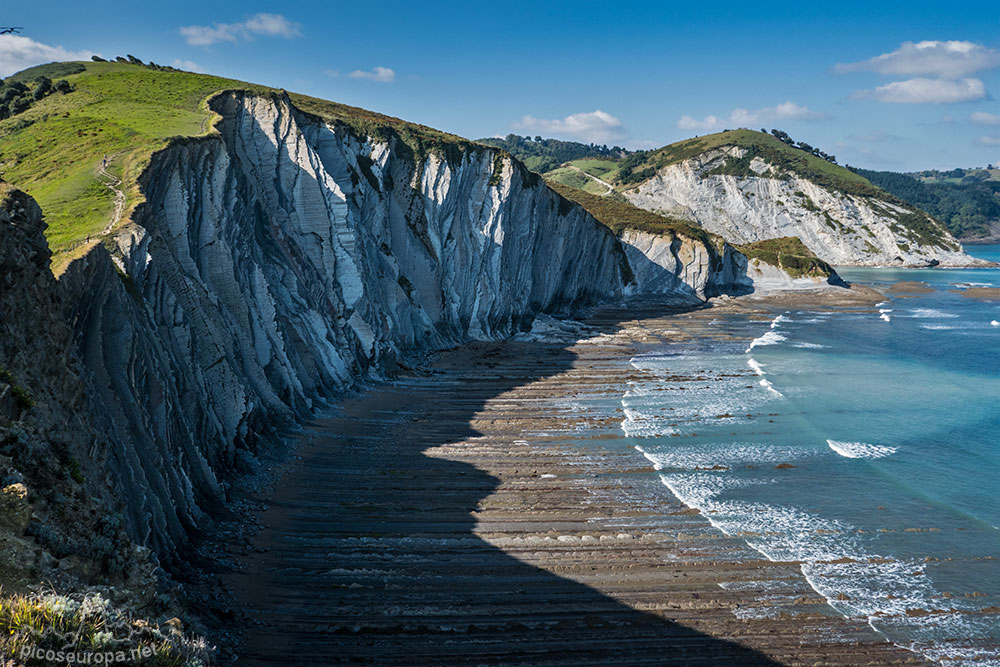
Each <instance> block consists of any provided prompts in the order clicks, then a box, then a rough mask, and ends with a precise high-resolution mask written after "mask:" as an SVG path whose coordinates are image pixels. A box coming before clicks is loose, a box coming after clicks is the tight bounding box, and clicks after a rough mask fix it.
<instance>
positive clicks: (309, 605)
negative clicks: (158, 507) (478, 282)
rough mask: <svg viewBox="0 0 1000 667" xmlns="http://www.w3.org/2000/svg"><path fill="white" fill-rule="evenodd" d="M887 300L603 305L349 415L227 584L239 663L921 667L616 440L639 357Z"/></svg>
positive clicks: (307, 459) (406, 383)
mask: <svg viewBox="0 0 1000 667" xmlns="http://www.w3.org/2000/svg"><path fill="white" fill-rule="evenodd" d="M882 298H883V297H882V296H881V295H880V294H879V293H878V292H875V291H874V290H867V289H865V288H857V289H852V290H850V291H849V292H848V291H847V290H843V291H841V290H837V291H832V290H824V291H823V292H815V293H802V292H797V293H792V294H783V295H773V296H767V297H752V296H751V297H741V298H735V299H734V298H721V299H716V300H714V301H713V303H712V304H711V306H710V307H708V308H703V309H697V310H686V311H684V310H670V311H669V312H665V311H664V308H663V306H660V305H656V304H646V305H645V306H639V307H636V306H631V307H614V308H612V307H605V308H601V309H598V310H597V311H595V312H594V313H593V314H592V315H591V316H590V317H589V318H586V320H584V321H583V327H584V328H583V330H582V331H581V330H576V331H574V330H573V329H572V328H571V327H570V326H564V327H563V330H562V333H559V332H558V331H557V332H556V333H554V334H550V335H548V336H543V337H540V338H541V339H540V340H536V338H539V337H536V336H521V337H520V338H522V340H512V341H505V342H496V343H476V344H471V345H467V346H463V347H461V348H457V349H455V350H451V351H447V352H444V353H441V354H440V355H438V357H437V359H436V360H435V361H434V363H433V364H431V365H430V367H429V368H428V369H426V370H424V371H418V372H416V373H414V374H413V375H412V376H410V377H407V378H401V379H400V380H398V381H396V382H393V383H389V384H386V385H381V386H378V387H376V388H374V389H373V391H371V392H370V393H368V394H366V395H364V396H361V397H357V398H352V399H348V400H347V401H345V402H344V403H343V404H342V405H341V406H339V408H338V414H336V415H334V416H331V417H329V418H326V419H323V420H317V421H315V422H314V423H313V424H312V425H311V426H310V427H309V428H308V429H307V430H306V431H304V432H303V433H302V434H300V435H299V436H298V437H297V438H296V440H297V441H298V442H297V447H296V451H297V455H298V459H297V460H296V461H295V462H294V463H292V464H291V465H289V466H288V470H287V472H286V473H285V474H284V476H283V477H282V479H281V481H280V482H279V483H278V485H277V486H276V487H275V489H274V491H273V492H272V493H270V494H268V495H269V498H268V499H267V500H266V503H267V505H268V506H267V509H266V510H265V511H264V512H263V515H262V526H263V527H262V528H261V530H260V532H259V533H258V534H257V536H256V537H255V538H254V540H253V544H252V547H251V549H250V553H249V554H248V555H247V556H246V557H245V559H244V563H243V566H242V568H241V570H240V571H239V572H237V573H234V574H230V575H227V577H226V580H227V582H228V583H229V584H230V585H231V586H232V588H233V590H234V591H235V592H236V595H237V598H238V599H240V600H242V601H243V602H244V603H245V604H247V606H248V608H249V610H250V611H249V612H248V617H249V618H254V619H255V620H256V624H255V625H254V626H253V627H250V628H246V629H245V630H246V634H247V637H248V641H247V643H246V645H245V647H244V649H243V650H242V651H240V653H241V654H243V659H242V660H241V661H240V664H250V665H254V664H275V663H280V664H296V661H299V660H300V661H301V664H310V663H311V662H314V661H316V660H319V661H320V662H322V661H324V660H325V661H327V662H331V661H339V660H345V661H346V660H348V659H350V658H352V657H353V658H354V659H360V660H364V661H375V662H379V663H380V664H394V663H398V664H413V663H414V662H421V661H423V662H432V663H434V664H442V663H445V664H465V663H482V662H486V663H497V662H502V663H505V664H510V663H528V662H530V663H531V664H570V663H573V664H581V663H582V664H587V663H588V662H601V663H603V664H607V663H612V664H614V663H618V664H639V663H643V662H648V663H651V664H666V663H669V662H671V661H673V660H676V661H679V662H685V663H687V662H689V661H695V662H697V661H702V662H713V661H715V662H720V661H721V662H729V663H731V664H775V663H781V664H814V663H816V662H821V663H823V664H843V665H848V664H859V663H860V664H865V663H868V664H924V662H925V661H924V660H923V659H922V658H920V657H919V656H917V655H915V654H913V653H911V652H909V651H906V650H904V649H901V648H898V647H896V646H894V645H892V644H891V643H889V642H888V641H886V640H885V639H884V638H882V637H881V636H880V635H878V634H876V633H875V632H874V631H873V630H872V629H871V628H870V627H869V626H868V625H867V623H865V622H864V621H863V620H859V619H844V618H843V617H841V616H840V615H838V614H837V612H836V611H834V610H833V609H832V608H831V607H830V606H829V605H828V604H827V602H826V600H825V599H824V598H822V596H820V595H819V594H818V593H816V592H815V591H814V590H813V589H812V588H811V587H810V586H809V584H808V582H807V581H806V580H805V577H804V576H803V575H802V573H801V571H800V569H799V567H798V565H797V564H796V563H775V562H771V561H768V560H766V559H764V558H762V556H761V555H760V554H758V553H757V552H755V551H753V550H752V549H751V548H750V547H749V546H747V545H746V544H745V543H743V542H742V541H741V540H740V539H738V538H736V537H727V536H725V535H724V534H723V533H722V532H721V531H718V530H716V529H715V528H713V527H712V526H711V525H710V524H709V522H708V520H707V519H705V518H704V517H703V516H701V515H699V513H698V512H697V511H696V510H691V509H690V508H687V507H686V506H685V505H683V504H682V503H681V502H680V501H679V500H677V499H676V498H675V497H674V496H673V495H672V494H671V493H670V491H669V490H668V489H667V488H666V487H665V486H664V485H663V484H662V483H661V482H660V480H659V478H658V476H657V474H656V472H655V471H654V469H653V467H652V466H651V465H650V464H649V462H648V461H647V460H646V459H645V458H644V457H643V455H642V454H641V453H640V452H639V451H637V450H636V449H634V448H633V447H632V446H631V444H629V443H628V442H625V441H624V439H623V435H622V431H621V428H620V425H621V417H622V415H621V414H620V413H621V410H620V401H619V399H620V396H621V389H622V387H623V386H624V385H625V383H626V382H627V380H628V379H629V377H630V376H633V375H634V374H635V373H636V372H637V371H636V370H635V369H634V368H633V367H632V366H631V365H630V364H629V360H630V359H631V358H632V357H633V356H634V355H635V354H636V353H639V352H641V350H642V349H643V347H644V346H648V345H655V344H657V343H659V342H661V341H663V340H664V339H665V338H664V337H669V339H670V340H684V339H685V338H688V339H692V340H693V339H697V338H698V337H705V336H713V335H716V334H714V333H713V332H712V331H711V329H710V327H709V326H708V325H709V323H710V322H711V320H712V319H713V318H714V317H716V316H717V315H719V314H721V313H725V312H741V313H744V314H746V315H747V316H750V317H754V316H759V317H760V319H761V320H762V321H764V320H765V319H770V318H771V317H773V312H774V311H775V310H779V309H781V308H785V307H789V306H792V305H794V306H796V307H804V306H810V307H818V308H823V307H829V308H831V309H836V308H843V307H851V308H870V307H873V306H874V305H875V303H877V302H878V301H880V300H882ZM556 328H557V329H558V325H557V326H556ZM615 405H617V408H615ZM303 651H311V652H312V653H310V655H306V654H305V653H303Z"/></svg>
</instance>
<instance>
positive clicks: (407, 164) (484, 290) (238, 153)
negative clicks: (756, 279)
mask: <svg viewBox="0 0 1000 667" xmlns="http://www.w3.org/2000/svg"><path fill="white" fill-rule="evenodd" d="M212 106H213V108H214V110H215V111H216V112H217V113H218V114H219V115H220V116H221V120H220V121H219V122H218V123H217V124H216V128H217V130H218V131H217V132H215V133H212V134H210V135H209V136H206V137H201V138H197V139H187V140H175V141H173V142H172V143H171V144H170V145H169V146H168V147H167V148H165V149H164V150H162V151H160V152H159V153H157V154H155V155H154V156H153V159H152V161H151V163H150V165H149V167H148V168H147V169H146V171H145V173H144V175H143V176H142V178H141V181H140V183H141V186H142V188H143V191H144V195H145V198H146V202H145V203H144V204H142V205H140V207H139V208H138V209H137V210H136V212H135V213H134V215H133V216H132V222H131V223H130V224H128V225H126V226H125V227H124V228H123V229H122V230H121V231H120V232H119V233H117V235H116V237H115V239H114V243H111V244H107V245H102V246H98V247H97V248H95V249H94V250H93V251H91V252H90V253H89V254H88V255H86V256H85V257H83V258H81V259H79V260H77V261H75V262H74V263H73V264H71V265H70V267H69V268H68V269H67V271H66V272H65V273H64V274H63V276H62V277H61V278H60V280H59V281H58V283H57V282H55V281H54V280H50V279H46V282H45V283H44V285H43V287H44V290H54V291H57V292H58V300H59V303H60V304H61V306H60V309H59V311H58V312H60V313H61V315H60V317H61V318H62V321H63V322H64V323H65V326H66V327H68V329H69V330H70V334H69V335H68V339H69V340H71V343H69V344H68V347H69V348H70V349H71V353H69V357H72V364H71V365H72V366H73V368H74V369H76V370H74V371H73V373H74V374H77V375H78V379H73V380H72V381H73V382H75V383H77V385H76V386H78V387H80V389H78V390H77V391H75V392H73V394H72V395H73V397H74V398H73V400H74V401H75V403H74V404H73V406H74V407H73V409H74V411H75V413H76V414H86V415H87V424H86V425H85V427H86V429H92V430H93V432H94V433H95V435H94V436H93V437H92V438H91V439H88V442H91V441H92V442H93V443H95V444H94V445H93V447H99V449H100V452H101V456H100V458H99V461H100V463H99V466H100V469H101V471H102V476H101V478H105V479H106V480H107V484H108V486H110V488H111V489H112V496H113V497H114V498H115V499H116V500H117V501H118V502H120V504H121V506H122V512H123V515H124V522H125V525H126V527H127V529H128V532H129V533H130V534H131V535H132V537H133V539H134V540H135V541H136V542H138V543H140V544H143V545H146V546H148V547H150V548H152V549H153V551H154V552H156V553H159V554H160V555H161V557H162V562H164V563H167V562H168V561H169V558H170V557H171V556H174V557H179V556H178V554H183V551H184V548H185V546H186V545H187V544H189V539H190V536H191V535H192V534H193V533H195V532H196V531H197V530H198V529H199V528H200V527H204V526H205V523H206V521H205V520H206V518H207V517H209V516H211V515H212V514H213V511H214V510H215V509H217V508H219V507H221V506H222V505H223V504H224V503H225V502H226V500H227V498H228V494H229V491H230V483H231V482H232V480H233V479H234V478H235V476H236V475H237V474H239V473H241V472H244V471H247V470H250V469H251V468H252V467H253V465H254V461H255V460H256V457H257V455H258V454H259V453H260V451H261V448H262V447H263V446H264V445H266V444H267V443H269V442H272V441H273V440H272V438H273V437H274V434H275V433H276V432H277V430H278V429H280V428H281V427H282V426H283V425H286V424H290V423H293V422H294V421H295V420H296V419H298V418H300V417H302V416H305V415H308V414H311V413H312V412H313V411H314V410H315V409H316V408H317V407H319V406H320V405H322V404H324V403H326V402H328V401H331V400H333V399H334V398H335V397H336V396H337V395H338V392H342V391H344V390H345V389H349V388H351V387H352V386H355V385H356V384H357V383H358V382H364V381H366V380H367V379H378V378H381V377H386V376H387V375H391V374H392V372H393V371H394V369H395V367H396V366H397V364H399V363H405V361H406V359H408V358H410V357H412V356H414V355H418V354H420V353H421V352H422V351H426V350H433V349H440V348H443V347H449V346H454V345H457V344H459V343H462V342H464V341H468V340H472V339H480V340H481V339H496V338H501V337H505V336H509V335H511V334H515V333H517V332H520V331H525V330H527V329H529V328H530V325H531V322H532V320H533V318H534V317H535V316H536V315H538V314H542V313H546V314H552V315H562V314H568V313H571V312H573V311H575V310H577V309H579V308H581V307H585V306H588V305H591V304H595V303H598V302H602V301H613V300H622V299H625V298H628V297H630V296H648V295H657V296H659V297H671V298H674V299H675V300H686V301H688V302H696V301H698V300H703V299H706V298H709V297H712V296H715V295H719V294H738V293H746V292H748V291H752V289H753V283H752V279H751V278H750V277H748V275H747V271H748V265H747V260H746V258H745V257H743V256H742V255H741V254H740V253H738V252H736V251H735V250H733V249H732V248H730V247H729V246H726V245H725V244H722V245H721V247H715V245H714V244H711V243H710V244H704V243H702V242H701V241H697V240H692V239H686V238H683V237H677V236H671V237H654V236H652V235H649V234H643V233H638V232H637V233H626V234H625V235H624V238H623V239H621V240H620V239H619V238H617V237H616V236H615V235H614V234H613V233H612V232H610V231H609V230H608V229H607V228H606V227H604V226H603V225H601V224H600V223H598V222H597V221H596V220H595V219H594V218H593V217H591V216H590V214H588V213H587V212H586V211H584V210H583V209H582V208H580V207H579V206H577V205H575V204H572V203H570V202H568V201H566V200H565V199H563V198H561V197H560V196H559V195H557V194H556V193H554V192H553V191H552V190H550V189H549V188H548V187H546V186H545V185H544V183H543V182H542V181H541V179H540V178H539V177H537V176H535V175H533V174H531V173H530V172H528V171H527V170H526V169H525V168H524V167H523V166H522V165H520V163H517V162H516V161H514V160H512V159H511V158H510V157H509V156H506V154H503V153H501V152H498V151H496V150H493V149H489V148H487V147H481V146H475V145H469V146H466V147H465V148H463V149H462V150H457V151H446V152H447V153H448V155H447V156H445V155H442V154H439V153H435V152H431V153H428V154H426V155H417V154H415V153H414V151H413V150H412V149H411V148H410V147H409V146H408V145H406V144H405V143H404V142H403V141H402V139H401V138H400V137H399V136H398V135H396V134H393V133H392V132H389V133H388V138H387V139H386V138H381V139H376V138H373V137H363V136H358V135H357V134H356V133H355V132H354V131H352V130H351V129H350V128H348V127H347V126H346V125H344V124H342V123H339V122H338V123H329V122H326V121H322V120H320V119H318V118H316V117H314V116H310V115H308V114H305V113H302V112H301V111H299V110H297V109H296V108H294V107H293V106H292V105H291V103H290V102H289V100H288V99H287V97H283V96H275V97H259V96H251V95H249V94H244V93H225V94H221V95H219V96H217V97H215V98H214V99H213V101H212ZM37 227H38V229H36V230H34V237H33V238H32V239H28V240H25V241H24V242H25V243H30V244H35V245H38V244H44V241H43V239H42V231H41V225H38V226H37ZM5 250H6V249H5ZM45 257H47V254H46V255H45ZM22 315H23V317H21V316H18V321H17V322H15V323H14V325H15V326H19V327H20V328H21V329H22V330H23V331H30V330H31V327H32V326H34V325H35V324H37V322H34V321H33V320H32V315H31V314H28V313H23V314H22ZM64 354H65V353H64ZM69 357H67V358H69ZM56 374H57V375H58V373H56ZM81 401H83V402H84V403H85V407H84V406H81V405H77V403H80V402H81ZM86 429H84V428H83V427H81V429H78V430H79V431H80V432H81V433H83V432H84V431H85V430H86ZM81 447H82V445H81ZM87 455H88V454H87V453H86V452H82V453H80V456H81V457H86V456H87Z"/></svg>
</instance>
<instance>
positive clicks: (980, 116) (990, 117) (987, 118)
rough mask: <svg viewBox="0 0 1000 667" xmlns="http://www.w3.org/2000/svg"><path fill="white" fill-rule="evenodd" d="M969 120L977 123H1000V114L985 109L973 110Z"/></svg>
mask: <svg viewBox="0 0 1000 667" xmlns="http://www.w3.org/2000/svg"><path fill="white" fill-rule="evenodd" d="M969 120H971V121H972V122H973V123H975V124H976V125H1000V116H998V115H996V114H992V113H986V112H985V111H976V112H973V113H972V114H970V115H969Z"/></svg>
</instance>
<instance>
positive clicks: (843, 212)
mask: <svg viewBox="0 0 1000 667" xmlns="http://www.w3.org/2000/svg"><path fill="white" fill-rule="evenodd" d="M745 150H746V149H743V148H739V147H735V146H731V147H727V148H722V149H716V150H711V151H707V152H705V153H703V154H701V155H699V156H696V157H694V158H691V159H689V160H685V161H683V162H679V163H677V164H674V165H670V166H668V167H665V168H663V169H661V170H660V171H659V172H658V173H657V174H656V175H655V176H654V177H653V178H651V179H650V180H648V181H646V182H645V183H642V184H641V185H640V186H638V187H637V188H635V189H633V190H629V191H626V192H625V193H624V194H625V196H626V197H628V199H629V200H630V201H631V202H632V203H633V204H634V205H636V206H638V207H640V208H644V209H647V210H650V211H656V212H660V213H664V214H667V215H671V216H675V217H679V218H683V219H686V220H691V221H694V222H697V223H698V224H699V225H700V226H702V227H704V228H705V229H707V230H708V231H711V232H714V233H716V234H719V235H720V236H722V237H723V238H725V239H726V240H727V241H729V242H730V243H738V244H739V243H752V242H754V241H761V240H764V239H773V238H780V237H783V236H797V237H798V238H800V239H801V240H802V242H803V243H805V245H806V246H807V247H808V248H809V249H810V250H812V251H813V252H814V253H816V255H817V256H819V257H820V258H821V259H823V260H825V261H826V262H828V263H830V264H834V265H863V266H928V265H935V264H941V265H943V266H968V265H973V264H976V263H977V260H975V259H973V258H972V257H969V256H968V255H966V254H965V252H964V251H963V250H962V247H961V245H960V244H959V243H958V241H956V240H955V238H954V237H952V236H951V234H949V233H948V232H947V231H946V230H944V229H943V228H941V227H939V226H938V225H937V224H936V223H933V222H932V221H926V220H925V219H926V216H924V215H922V214H917V217H919V218H921V220H922V221H923V222H921V223H920V224H921V225H923V226H925V227H927V228H928V230H929V232H930V233H929V235H928V234H924V235H921V234H918V233H915V232H913V231H910V230H908V229H907V227H906V225H905V224H903V222H905V220H906V216H907V215H910V214H913V212H912V211H911V210H909V209H907V208H904V207H902V206H899V205H897V204H894V203H892V202H888V201H881V200H878V199H874V198H869V197H860V196H857V195H850V194H845V193H842V192H838V191H835V190H831V189H826V188H823V187H820V186H818V185H816V184H815V183H813V182H812V181H809V180H806V179H804V178H801V177H799V176H797V175H795V174H791V173H788V172H784V171H781V170H779V169H777V168H775V167H774V166H773V165H771V164H769V163H767V162H765V161H764V160H763V159H761V158H759V157H758V158H754V159H753V160H752V161H751V163H750V169H751V170H752V171H753V172H754V173H756V174H758V175H757V176H752V177H747V178H741V177H736V176H729V175H718V174H717V175H706V172H709V171H711V170H712V169H715V168H716V167H720V166H722V165H724V164H725V162H726V161H727V160H728V159H731V158H740V157H743V156H744V155H745ZM932 237H933V238H932Z"/></svg>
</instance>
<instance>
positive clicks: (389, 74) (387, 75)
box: [347, 67, 396, 83]
mask: <svg viewBox="0 0 1000 667" xmlns="http://www.w3.org/2000/svg"><path fill="white" fill-rule="evenodd" d="M347 76H349V77H351V78H352V79H370V80H371V81H378V82H379V83H392V82H393V81H395V80H396V73H395V72H394V71H392V70H391V69H389V68H388V67H376V68H375V69H373V70H372V71H370V72H365V71H362V70H359V69H356V70H354V71H353V72H351V73H350V74H348V75H347Z"/></svg>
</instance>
